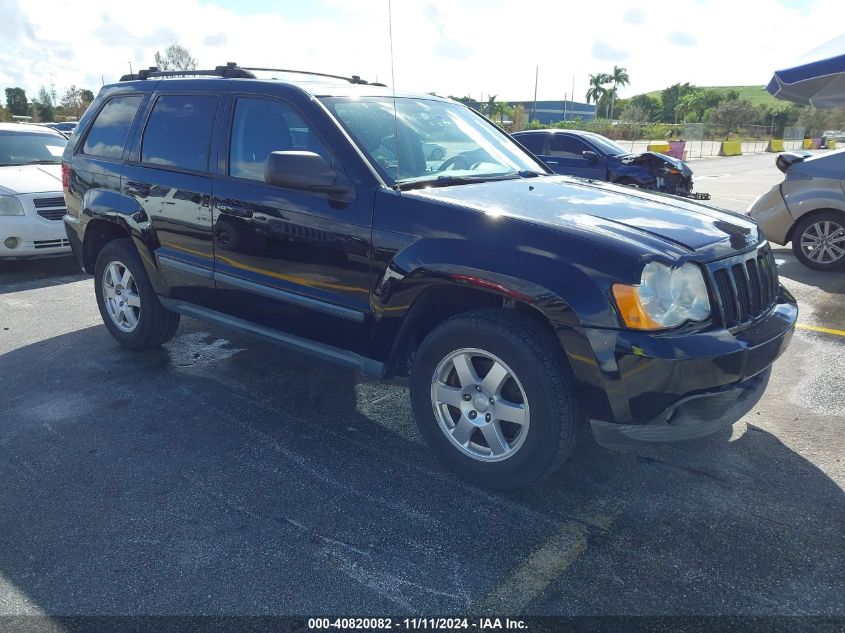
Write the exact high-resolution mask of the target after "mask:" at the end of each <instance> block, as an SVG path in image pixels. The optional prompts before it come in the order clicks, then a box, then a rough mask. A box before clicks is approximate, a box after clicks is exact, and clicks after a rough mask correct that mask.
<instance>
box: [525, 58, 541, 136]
mask: <svg viewBox="0 0 845 633" xmlns="http://www.w3.org/2000/svg"><path fill="white" fill-rule="evenodd" d="M539 79H540V64H537V65H536V66H535V67H534V108H533V109H532V110H531V121H533V120H534V119H536V118H537V81H538V80H539ZM531 121H529V122H528V123H531Z"/></svg>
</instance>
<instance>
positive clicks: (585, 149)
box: [513, 130, 692, 196]
mask: <svg viewBox="0 0 845 633" xmlns="http://www.w3.org/2000/svg"><path fill="white" fill-rule="evenodd" d="M513 137H514V138H515V139H516V140H518V141H519V142H520V143H522V144H523V145H524V146H525V147H526V148H527V149H528V150H530V151H531V152H532V153H533V154H534V155H536V156H537V157H539V158H540V159H541V160H542V161H543V162H544V163H546V165H548V166H549V167H550V168H551V169H552V171H554V172H555V173H557V174H566V175H569V176H579V177H580V178H591V179H593V180H606V181H608V182H615V183H619V184H620V185H634V186H636V187H641V188H642V189H653V190H655V191H662V192H664V193H672V194H675V195H679V196H686V195H687V194H689V193H690V192H691V191H692V170H691V169H690V168H689V166H688V165H687V164H686V163H685V162H683V161H682V160H678V159H677V158H673V157H671V156H666V155H665V154H659V153H657V152H643V153H641V154H632V153H631V152H629V151H628V150H626V149H625V148H624V147H622V146H621V145H618V144H617V143H614V142H613V141H611V140H610V139H609V138H606V137H604V136H602V135H601V134H594V133H593V132H580V131H577V130H527V131H525V132H517V133H516V134H514V135H513Z"/></svg>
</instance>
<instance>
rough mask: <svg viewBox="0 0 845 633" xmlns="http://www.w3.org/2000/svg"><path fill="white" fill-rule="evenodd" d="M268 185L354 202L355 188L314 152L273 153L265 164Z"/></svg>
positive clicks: (265, 179)
mask: <svg viewBox="0 0 845 633" xmlns="http://www.w3.org/2000/svg"><path fill="white" fill-rule="evenodd" d="M264 182H266V183H267V184H268V185H275V186H277V187H285V188H286V189H298V190H300V191H313V192H315V193H325V194H329V196H330V197H331V198H334V199H337V200H339V201H341V202H352V201H353V200H354V199H355V188H354V187H352V186H351V185H350V184H349V181H348V179H347V178H346V176H344V175H343V174H342V173H340V172H339V171H337V170H336V169H333V168H332V167H331V165H329V164H328V163H327V162H326V160H325V159H324V158H323V157H322V156H320V155H319V154H317V153H315V152H302V151H288V152H272V153H271V154H270V155H269V156H268V157H267V160H266V161H265V163H264Z"/></svg>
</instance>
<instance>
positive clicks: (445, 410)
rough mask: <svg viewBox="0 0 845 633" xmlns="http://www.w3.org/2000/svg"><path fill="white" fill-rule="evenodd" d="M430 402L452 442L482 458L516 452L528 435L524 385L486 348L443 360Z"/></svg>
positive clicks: (458, 352)
mask: <svg viewBox="0 0 845 633" xmlns="http://www.w3.org/2000/svg"><path fill="white" fill-rule="evenodd" d="M431 403H432V406H433V408H434V414H435V417H436V419H437V423H438V425H439V426H440V430H441V431H443V433H444V434H445V435H446V437H447V438H448V439H449V441H450V442H451V443H452V445H453V446H454V447H455V448H457V449H458V450H460V451H461V452H462V453H464V454H465V455H468V456H469V457H471V458H473V459H476V460H478V461H482V462H499V461H503V460H505V459H509V458H511V457H513V455H514V454H515V453H516V452H517V451H518V450H519V449H520V448H521V447H522V445H523V444H524V442H525V438H526V436H527V435H528V426H529V422H530V414H529V408H528V398H527V397H526V395H525V390H524V389H523V387H522V384H521V383H520V382H519V379H518V378H517V376H516V374H515V373H514V372H513V370H512V369H511V368H510V367H508V365H507V364H506V363H505V362H504V361H503V360H502V359H500V358H498V357H497V356H495V355H493V354H491V353H490V352H487V351H485V350H481V349H475V348H465V349H459V350H456V351H454V352H452V353H451V354H449V355H448V356H446V357H445V358H444V359H443V360H442V361H440V363H439V364H438V366H437V369H435V371H434V374H433V376H432V380H431Z"/></svg>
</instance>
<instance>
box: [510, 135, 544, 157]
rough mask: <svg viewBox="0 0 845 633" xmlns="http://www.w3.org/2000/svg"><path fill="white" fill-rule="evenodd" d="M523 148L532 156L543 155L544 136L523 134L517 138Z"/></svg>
mask: <svg viewBox="0 0 845 633" xmlns="http://www.w3.org/2000/svg"><path fill="white" fill-rule="evenodd" d="M516 140H518V141H519V142H520V143H522V145H524V146H525V148H526V149H527V150H528V151H529V152H532V153H533V154H542V153H543V141H545V140H546V135H545V134H525V135H522V136H519V137H517V139H516Z"/></svg>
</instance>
